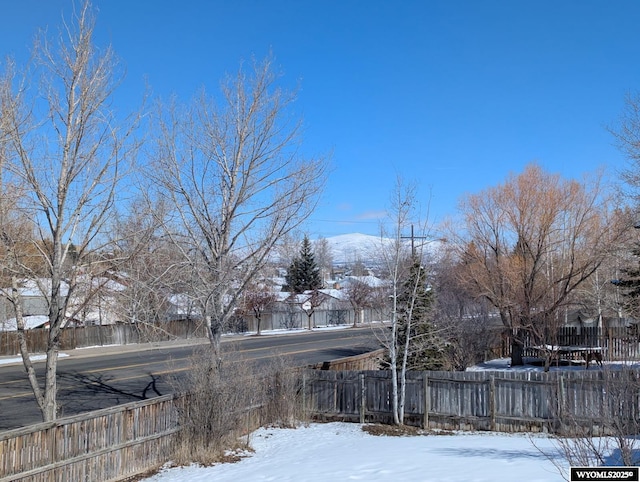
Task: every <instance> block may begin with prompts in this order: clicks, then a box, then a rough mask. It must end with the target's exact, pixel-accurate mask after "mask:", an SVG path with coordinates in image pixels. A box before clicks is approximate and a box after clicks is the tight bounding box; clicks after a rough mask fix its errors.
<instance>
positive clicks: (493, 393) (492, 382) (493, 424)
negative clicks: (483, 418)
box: [489, 375, 496, 430]
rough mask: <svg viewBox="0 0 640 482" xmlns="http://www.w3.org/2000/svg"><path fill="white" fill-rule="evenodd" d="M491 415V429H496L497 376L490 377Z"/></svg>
mask: <svg viewBox="0 0 640 482" xmlns="http://www.w3.org/2000/svg"><path fill="white" fill-rule="evenodd" d="M489 416H490V417H491V430H495V429H496V378H495V377H494V376H493V375H491V377H490V378H489Z"/></svg>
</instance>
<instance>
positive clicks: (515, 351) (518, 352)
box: [511, 330, 524, 367]
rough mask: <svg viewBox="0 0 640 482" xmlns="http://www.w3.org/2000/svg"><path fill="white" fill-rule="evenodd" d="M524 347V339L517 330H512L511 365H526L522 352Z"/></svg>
mask: <svg viewBox="0 0 640 482" xmlns="http://www.w3.org/2000/svg"><path fill="white" fill-rule="evenodd" d="M523 351H524V348H523V346H522V341H521V340H520V339H519V338H518V336H517V334H516V331H515V330H514V331H512V332H511V366H512V367H517V366H522V365H524V362H523V360H522V353H523Z"/></svg>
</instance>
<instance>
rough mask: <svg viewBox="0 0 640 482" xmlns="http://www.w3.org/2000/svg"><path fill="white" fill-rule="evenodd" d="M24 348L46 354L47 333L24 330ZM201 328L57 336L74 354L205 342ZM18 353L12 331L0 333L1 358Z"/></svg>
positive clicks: (86, 329) (98, 330) (164, 326)
mask: <svg viewBox="0 0 640 482" xmlns="http://www.w3.org/2000/svg"><path fill="white" fill-rule="evenodd" d="M25 336H26V337H27V345H28V346H29V351H30V352H31V353H44V352H46V350H47V339H48V337H49V330H47V329H37V330H26V331H25ZM206 337H207V333H206V331H205V328H204V327H203V326H202V324H201V323H200V324H198V323H196V322H194V321H167V322H162V323H156V324H154V325H149V324H139V325H124V324H122V325H102V326H83V327H77V328H64V329H63V330H62V331H61V332H60V349H61V350H73V349H75V348H83V347H87V346H103V345H128V344H133V343H148V342H155V341H168V340H174V339H176V338H178V339H189V338H206ZM19 352H20V349H19V346H18V335H17V333H16V332H15V331H0V356H13V355H16V354H17V353H19Z"/></svg>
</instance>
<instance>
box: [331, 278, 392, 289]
mask: <svg viewBox="0 0 640 482" xmlns="http://www.w3.org/2000/svg"><path fill="white" fill-rule="evenodd" d="M340 282H341V283H342V284H343V285H344V286H346V285H348V284H350V283H354V282H360V283H364V284H365V285H367V286H369V287H370V288H381V287H383V286H385V285H386V284H388V283H387V282H386V281H384V280H382V279H380V278H378V277H376V276H371V275H369V276H345V277H344V279H342V280H341V281H340Z"/></svg>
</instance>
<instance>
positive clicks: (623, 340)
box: [503, 325, 640, 360]
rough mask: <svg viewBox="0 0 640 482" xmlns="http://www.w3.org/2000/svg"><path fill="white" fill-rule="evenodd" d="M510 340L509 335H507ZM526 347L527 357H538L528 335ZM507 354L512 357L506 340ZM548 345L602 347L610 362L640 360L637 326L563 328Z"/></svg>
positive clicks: (639, 339) (525, 336)
mask: <svg viewBox="0 0 640 482" xmlns="http://www.w3.org/2000/svg"><path fill="white" fill-rule="evenodd" d="M506 337H507V338H508V334H507V335H506ZM522 337H523V340H522V341H523V343H524V346H525V353H524V354H525V356H533V357H535V356H537V355H538V352H537V351H535V350H532V349H529V348H528V347H531V346H536V345H538V344H539V342H537V341H535V340H534V339H533V338H532V337H530V336H528V335H527V334H526V333H525V334H524V335H523V336H522ZM505 342H506V343H505V345H504V348H505V353H503V355H505V356H510V353H509V350H510V342H509V341H508V340H505ZM547 344H552V345H557V346H561V347H562V346H584V347H601V348H603V349H604V350H603V351H604V354H605V357H606V358H607V359H608V360H639V359H640V334H639V333H638V329H637V327H636V325H633V326H632V327H626V326H614V327H608V328H602V327H597V326H587V327H584V326H583V327H575V326H562V327H560V328H558V330H557V332H556V334H555V338H553V337H550V338H549V339H548V340H547Z"/></svg>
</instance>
